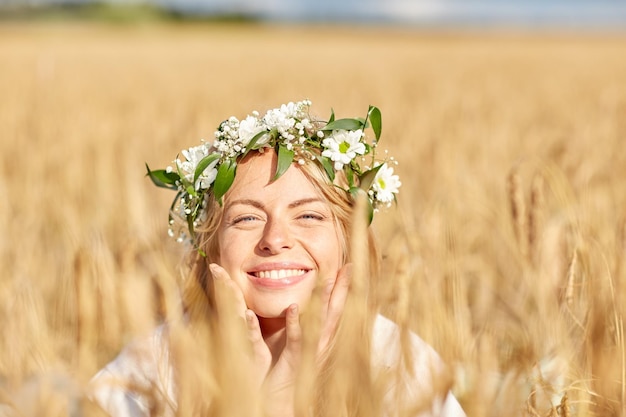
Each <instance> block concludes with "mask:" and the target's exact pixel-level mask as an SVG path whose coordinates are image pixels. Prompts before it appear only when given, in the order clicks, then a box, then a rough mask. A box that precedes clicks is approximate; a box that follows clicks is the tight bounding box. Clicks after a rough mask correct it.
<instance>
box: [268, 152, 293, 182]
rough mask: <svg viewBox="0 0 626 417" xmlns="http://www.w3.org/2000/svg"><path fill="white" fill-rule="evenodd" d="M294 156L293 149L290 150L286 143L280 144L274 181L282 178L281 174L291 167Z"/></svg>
mask: <svg viewBox="0 0 626 417" xmlns="http://www.w3.org/2000/svg"><path fill="white" fill-rule="evenodd" d="M293 157H294V152H293V151H290V150H289V149H287V147H286V146H284V145H280V144H279V145H278V162H277V164H276V175H274V178H273V179H272V181H275V180H277V179H278V178H280V176H281V175H283V174H284V173H285V171H287V169H289V167H290V166H291V163H292V162H293Z"/></svg>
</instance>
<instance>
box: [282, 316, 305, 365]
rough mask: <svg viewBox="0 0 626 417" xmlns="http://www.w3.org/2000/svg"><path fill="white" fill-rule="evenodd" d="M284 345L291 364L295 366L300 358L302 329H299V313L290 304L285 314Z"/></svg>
mask: <svg viewBox="0 0 626 417" xmlns="http://www.w3.org/2000/svg"><path fill="white" fill-rule="evenodd" d="M285 321H286V326H285V328H286V333H287V335H286V338H287V341H286V344H285V352H283V354H287V355H288V356H289V357H290V358H291V360H290V362H291V363H292V364H295V361H297V360H298V359H299V358H300V351H301V349H302V329H301V327H300V311H299V308H298V305H297V304H291V305H290V306H289V307H288V308H287V314H286V320H285Z"/></svg>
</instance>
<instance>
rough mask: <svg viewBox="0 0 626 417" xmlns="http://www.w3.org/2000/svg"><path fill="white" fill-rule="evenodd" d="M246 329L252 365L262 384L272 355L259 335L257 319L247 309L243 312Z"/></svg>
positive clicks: (259, 328)
mask: <svg viewBox="0 0 626 417" xmlns="http://www.w3.org/2000/svg"><path fill="white" fill-rule="evenodd" d="M245 317H246V328H247V330H248V339H249V340H250V345H251V346H252V355H253V357H254V363H255V364H256V366H257V368H258V371H259V382H262V381H263V379H264V378H265V376H266V375H267V372H268V371H269V369H270V365H271V364H272V354H271V353H270V351H269V349H268V347H267V344H266V343H265V340H264V339H263V334H262V333H261V326H260V324H259V318H258V317H257V315H256V314H255V313H254V311H252V310H250V309H247V310H246V312H245Z"/></svg>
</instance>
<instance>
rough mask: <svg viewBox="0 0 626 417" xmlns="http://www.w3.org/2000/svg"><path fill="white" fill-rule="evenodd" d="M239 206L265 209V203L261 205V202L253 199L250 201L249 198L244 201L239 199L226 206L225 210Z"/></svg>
mask: <svg viewBox="0 0 626 417" xmlns="http://www.w3.org/2000/svg"><path fill="white" fill-rule="evenodd" d="M238 204H243V205H247V206H252V207H256V208H258V209H263V208H264V207H265V206H264V205H263V203H261V202H260V201H257V200H252V199H249V198H242V199H239V200H233V201H231V202H229V203H228V204H226V207H224V210H227V209H229V208H230V207H232V206H236V205H238Z"/></svg>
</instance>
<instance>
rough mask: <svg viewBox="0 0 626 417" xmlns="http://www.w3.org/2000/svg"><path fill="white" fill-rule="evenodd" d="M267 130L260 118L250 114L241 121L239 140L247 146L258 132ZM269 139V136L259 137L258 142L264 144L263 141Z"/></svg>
mask: <svg viewBox="0 0 626 417" xmlns="http://www.w3.org/2000/svg"><path fill="white" fill-rule="evenodd" d="M264 130H266V127H265V125H264V124H263V123H261V121H260V120H259V119H257V118H256V117H254V116H248V117H246V118H245V119H244V120H242V121H241V122H240V123H239V141H240V142H241V144H242V145H243V146H247V145H248V144H249V143H250V141H251V140H252V138H253V137H255V136H256V135H257V134H258V133H260V132H262V131H264ZM263 139H264V140H265V141H266V142H267V141H268V140H269V137H262V138H259V140H258V141H257V144H263V143H262V142H261V141H262V140H263Z"/></svg>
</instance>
